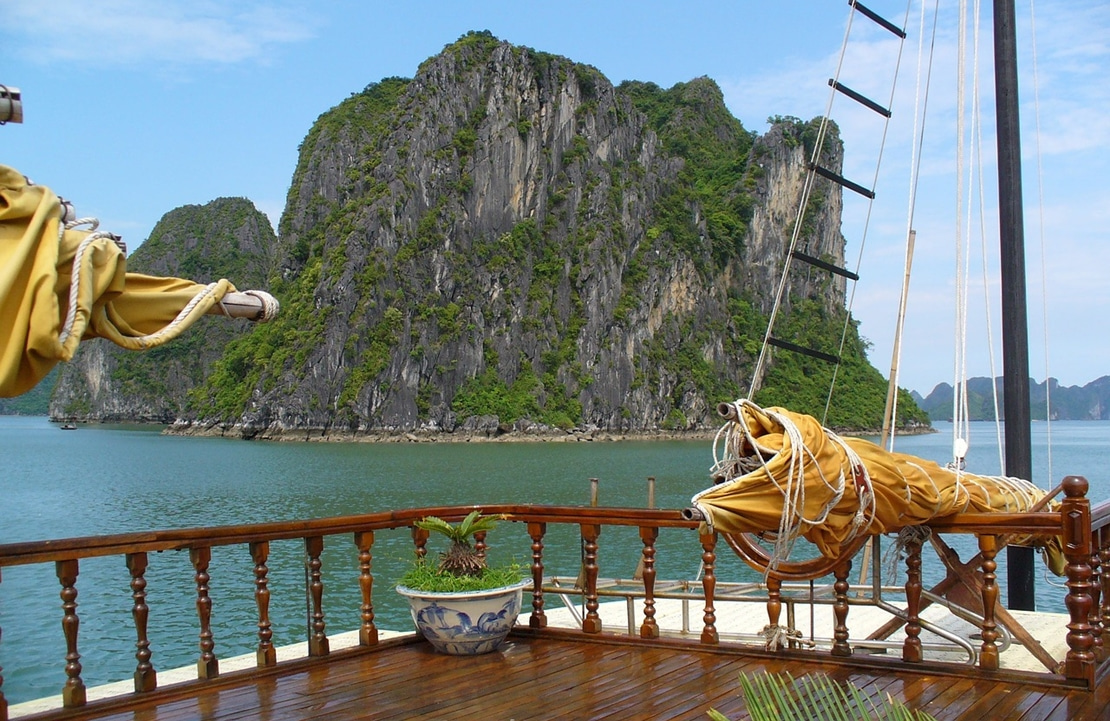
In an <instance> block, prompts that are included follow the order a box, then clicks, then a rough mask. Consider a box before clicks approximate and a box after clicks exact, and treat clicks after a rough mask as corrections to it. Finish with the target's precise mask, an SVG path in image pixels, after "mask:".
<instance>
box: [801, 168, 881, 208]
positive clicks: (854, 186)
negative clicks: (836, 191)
mask: <svg viewBox="0 0 1110 721" xmlns="http://www.w3.org/2000/svg"><path fill="white" fill-rule="evenodd" d="M809 168H810V170H812V171H813V172H815V173H817V174H818V175H820V176H821V177H822V178H828V179H829V180H831V181H833V182H834V183H836V184H837V185H842V186H844V187H845V188H847V189H848V190H854V191H856V192H857V193H859V194H860V195H862V196H863V197H865V198H870V199H871V200H874V199H875V193H874V191H871V190H868V189H867V188H865V187H863V186H862V185H860V184H859V183H853V182H852V181H850V180H848V179H847V178H845V177H844V176H843V175H838V174H837V173H834V172H833V171H831V170H829V169H828V168H822V167H821V166H820V165H812V164H811V165H810V166H809Z"/></svg>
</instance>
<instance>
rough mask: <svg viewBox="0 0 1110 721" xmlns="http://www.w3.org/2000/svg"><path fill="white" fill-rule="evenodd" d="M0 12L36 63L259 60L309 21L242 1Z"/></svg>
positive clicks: (298, 36)
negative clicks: (35, 59) (32, 55)
mask: <svg viewBox="0 0 1110 721" xmlns="http://www.w3.org/2000/svg"><path fill="white" fill-rule="evenodd" d="M0 12H2V14H3V16H4V17H5V23H4V24H5V25H7V26H8V29H7V30H3V31H0V32H2V33H3V34H4V35H9V36H14V37H12V38H11V40H9V42H11V41H14V42H17V43H20V44H22V45H24V46H25V47H24V50H23V51H24V52H29V53H33V54H34V56H35V57H36V58H37V59H38V61H39V62H44V63H49V62H58V61H61V62H68V61H80V62H81V63H82V64H91V65H139V64H148V63H153V64H156V65H169V66H180V65H188V64H193V63H206V64H232V63H239V62H244V61H252V62H266V60H267V58H268V55H269V53H270V52H271V51H272V49H273V47H274V46H276V45H282V44H286V43H294V42H299V41H303V40H306V39H308V38H310V37H312V35H313V34H314V32H315V24H316V23H315V21H314V20H313V15H312V14H311V12H310V11H309V9H308V6H301V5H297V4H283V5H277V6H274V5H273V4H263V3H258V2H249V1H244V2H216V1H209V2H204V1H196V2H190V1H186V0H164V1H161V2H156V3H152V2H144V1H143V0H93V1H91V2H90V1H88V0H85V1H83V0H52V1H50V2H41V0H38V1H36V0H0ZM13 29H15V32H13Z"/></svg>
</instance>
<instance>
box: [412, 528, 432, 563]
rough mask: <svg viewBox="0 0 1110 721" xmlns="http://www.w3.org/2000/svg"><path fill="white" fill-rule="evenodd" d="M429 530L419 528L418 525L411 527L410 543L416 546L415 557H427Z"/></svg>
mask: <svg viewBox="0 0 1110 721" xmlns="http://www.w3.org/2000/svg"><path fill="white" fill-rule="evenodd" d="M429 535H430V532H429V531H426V530H424V529H423V528H420V527H419V526H413V527H412V544H413V546H415V547H416V557H417V558H418V559H420V558H427V556H428V536H429Z"/></svg>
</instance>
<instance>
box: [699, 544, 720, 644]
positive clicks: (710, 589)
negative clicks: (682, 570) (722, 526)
mask: <svg viewBox="0 0 1110 721" xmlns="http://www.w3.org/2000/svg"><path fill="white" fill-rule="evenodd" d="M698 536H699V540H700V541H701V549H702V550H701V563H702V571H703V572H702V577H701V587H702V591H703V592H704V593H705V615H704V616H703V617H702V621H703V626H702V629H701V642H702V643H719V642H720V640H721V638H720V636H719V635H718V634H717V609H716V608H715V607H714V605H713V602H714V597H713V594H714V592H715V591H716V590H717V574H716V564H717V554H716V552H715V550H714V549H715V548H716V547H717V534H716V533H712V532H711V533H699V534H698Z"/></svg>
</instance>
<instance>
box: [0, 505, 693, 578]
mask: <svg viewBox="0 0 1110 721" xmlns="http://www.w3.org/2000/svg"><path fill="white" fill-rule="evenodd" d="M475 509H480V510H481V511H482V512H483V513H487V514H498V515H505V516H506V520H509V521H519V522H533V523H542V522H551V523H593V524H600V525H611V526H649V527H655V528H697V526H698V524H697V522H695V521H687V520H685V519H683V518H682V516H681V515H680V513H679V511H677V510H665V509H647V508H624V507H615V506H554V505H551V506H549V505H531V504H528V505H522V504H486V505H468V506H429V507H425V508H406V509H400V510H393V511H379V512H375V513H362V514H355V515H346V516H332V517H328V518H315V519H308V520H293V521H273V522H269V523H251V524H246V525H237V526H205V527H199V528H180V529H167V530H161V531H140V532H135V533H119V534H112V535H105V536H81V537H74V538H60V539H52V540H43V541H22V542H17V543H5V544H0V567H5V566H20V565H25V564H30V563H44V562H49V561H64V560H68V559H72V558H93V557H98V556H113V555H117V554H121V553H133V552H137V551H147V552H150V551H171V550H183V549H188V548H193V547H197V546H206V547H216V546H228V545H233V544H241V543H251V542H257V541H278V540H289V539H299V538H304V537H306V536H331V535H339V534H343V533H354V532H358V531H379V530H385V529H391V528H403V527H405V526H411V525H412V524H413V523H415V522H416V521H418V520H420V519H421V518H424V517H425V516H439V517H441V518H444V519H446V520H458V519H461V518H464V517H465V516H466V514H468V513H470V512H471V511H473V510H475Z"/></svg>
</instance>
